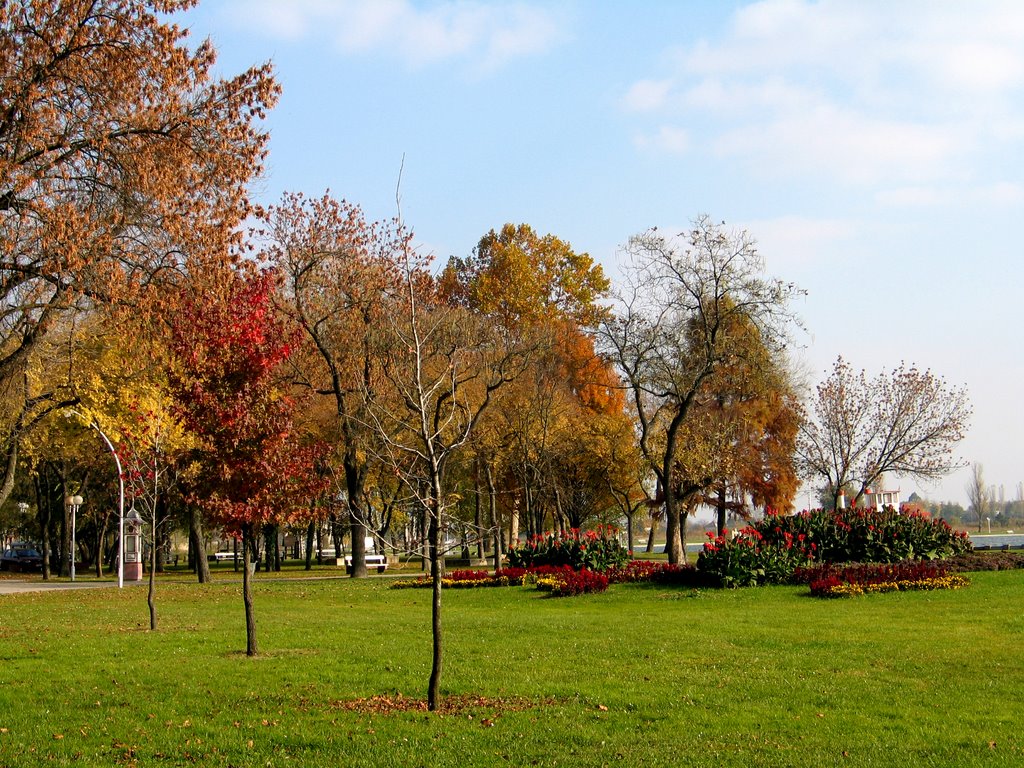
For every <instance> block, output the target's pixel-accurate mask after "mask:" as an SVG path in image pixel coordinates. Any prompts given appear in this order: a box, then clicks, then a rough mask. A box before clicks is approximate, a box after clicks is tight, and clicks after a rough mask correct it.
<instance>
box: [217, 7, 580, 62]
mask: <svg viewBox="0 0 1024 768" xmlns="http://www.w3.org/2000/svg"><path fill="white" fill-rule="evenodd" d="M232 15H233V16H234V18H235V19H236V21H237V23H240V24H244V25H245V26H247V27H249V28H252V29H256V30H258V31H259V32H260V33H262V34H265V35H268V36H272V37H281V38H284V39H288V40H299V39H304V38H309V37H320V38H325V39H328V40H329V41H331V42H332V43H333V44H335V45H336V46H337V47H338V48H339V49H340V50H341V51H343V52H345V53H349V54H367V53H383V54H385V55H388V56H391V57H394V58H397V59H400V60H402V61H404V62H405V63H407V64H408V65H410V66H423V65H426V64H430V63H434V62H438V61H443V60H446V59H453V58H461V59H470V60H472V61H474V62H476V63H477V65H478V66H479V67H480V68H481V69H484V70H488V69H494V68H496V67H499V66H501V65H502V64H504V63H505V62H507V61H508V60H510V59H513V58H516V57H520V56H528V55H534V54H538V53H543V52H544V51H546V50H548V49H549V48H551V47H552V46H553V45H554V44H555V43H556V42H557V41H558V40H559V39H560V38H561V36H562V26H561V24H560V21H559V19H558V17H557V15H556V14H555V13H554V12H552V11H551V10H549V9H548V8H546V7H542V6H537V5H529V4H527V3H520V2H504V3H489V2H482V0H474V1H468V0H467V1H459V2H456V1H455V0H449V1H448V2H441V3H434V4H431V5H428V6H423V5H421V4H417V3H415V2H412V0H289V1H288V2H287V3H282V2H281V0H249V2H245V3H242V2H238V3H236V4H235V5H234V6H233V12H232Z"/></svg>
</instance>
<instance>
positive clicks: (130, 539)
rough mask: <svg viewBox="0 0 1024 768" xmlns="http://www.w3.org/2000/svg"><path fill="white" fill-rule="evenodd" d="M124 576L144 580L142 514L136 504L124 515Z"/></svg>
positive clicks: (128, 578) (132, 579)
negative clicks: (137, 510) (136, 509)
mask: <svg viewBox="0 0 1024 768" xmlns="http://www.w3.org/2000/svg"><path fill="white" fill-rule="evenodd" d="M124 577H125V579H126V580H128V581H142V516H141V515H139V513H138V512H136V511H135V507H134V506H132V508H131V509H129V510H128V512H127V513H126V514H125V516H124Z"/></svg>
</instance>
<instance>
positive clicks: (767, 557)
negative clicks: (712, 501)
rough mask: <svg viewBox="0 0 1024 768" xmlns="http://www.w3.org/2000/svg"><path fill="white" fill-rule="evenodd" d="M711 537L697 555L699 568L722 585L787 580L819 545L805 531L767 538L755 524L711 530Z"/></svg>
mask: <svg viewBox="0 0 1024 768" xmlns="http://www.w3.org/2000/svg"><path fill="white" fill-rule="evenodd" d="M708 537H709V538H710V539H711V541H709V542H707V543H706V544H705V545H704V548H703V549H702V550H701V552H700V554H699V555H698V556H697V570H699V571H700V572H701V573H703V574H705V575H706V576H708V577H713V578H714V579H716V580H717V582H718V583H719V584H720V585H721V586H723V587H756V586H758V585H759V584H784V583H786V582H788V581H790V580H791V579H792V577H793V572H794V571H795V570H796V569H797V568H799V567H801V566H804V565H807V564H808V563H810V562H812V561H813V560H814V552H815V550H816V548H817V545H816V544H815V543H814V542H812V541H808V540H807V537H806V536H805V535H803V534H798V535H797V536H792V535H787V536H785V537H783V538H782V540H781V542H779V541H773V540H771V539H769V538H766V537H765V536H764V535H763V534H762V533H761V532H760V531H759V530H758V529H757V528H756V527H753V526H751V527H749V528H744V529H743V530H741V531H739V532H738V534H737V535H736V536H730V535H729V531H728V530H724V531H723V532H722V535H721V536H718V537H715V536H714V534H711V533H709V534H708Z"/></svg>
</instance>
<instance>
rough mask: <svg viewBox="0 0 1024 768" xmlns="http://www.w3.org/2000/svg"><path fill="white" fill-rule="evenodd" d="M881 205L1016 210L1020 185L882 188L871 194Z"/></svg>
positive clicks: (1023, 200)
mask: <svg viewBox="0 0 1024 768" xmlns="http://www.w3.org/2000/svg"><path fill="white" fill-rule="evenodd" d="M875 199H876V200H877V201H878V202H879V203H882V204H883V205H889V206H893V207H897V208H903V207H906V208H932V207H938V206H963V205H964V204H967V203H969V204H973V205H983V206H986V207H1016V206H1020V205H1022V204H1024V185H1021V184H1019V183H1016V182H1009V181H1000V182H993V183H990V184H981V185H978V186H964V187H954V186H909V187H896V188H893V189H883V190H881V191H879V192H878V193H876V194H875Z"/></svg>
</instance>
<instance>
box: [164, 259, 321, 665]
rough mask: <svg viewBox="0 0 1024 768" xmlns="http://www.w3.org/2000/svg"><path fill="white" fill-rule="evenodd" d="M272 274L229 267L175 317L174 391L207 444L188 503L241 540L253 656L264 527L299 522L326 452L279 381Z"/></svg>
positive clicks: (279, 327)
mask: <svg viewBox="0 0 1024 768" xmlns="http://www.w3.org/2000/svg"><path fill="white" fill-rule="evenodd" d="M274 280H275V277H274V275H273V274H272V273H270V272H264V273H262V274H261V275H258V276H253V277H248V278H246V277H242V276H239V275H237V274H236V273H234V272H229V273H227V274H226V275H225V276H224V279H223V282H222V283H221V285H220V286H219V289H220V290H218V291H217V293H213V292H211V291H210V290H206V291H205V292H202V293H197V294H195V295H191V296H187V297H185V299H184V300H182V301H181V302H180V303H179V304H178V306H177V309H176V314H175V316H174V318H173V319H172V323H171V334H172V335H171V341H170V350H171V353H172V355H173V359H174V364H173V367H172V368H171V371H170V376H169V378H170V391H171V394H172V396H173V398H174V401H175V404H176V406H177V408H176V410H177V413H178V415H179V417H180V418H181V420H182V422H183V423H184V425H185V426H186V428H187V429H189V430H190V431H191V432H192V433H193V434H194V435H196V437H197V438H198V439H199V440H200V441H201V443H202V445H201V447H200V448H199V449H198V450H197V451H196V453H195V458H196V460H197V461H196V474H195V476H194V477H193V479H192V483H193V488H194V489H195V490H194V493H193V498H192V502H193V503H197V504H200V505H202V506H203V507H204V508H205V509H206V510H207V511H208V512H209V513H210V514H211V515H212V516H213V517H214V519H216V520H217V521H218V522H219V523H220V524H221V525H222V526H223V527H224V528H226V529H227V530H229V531H231V532H233V533H236V534H238V535H240V536H241V538H242V542H243V555H242V560H243V571H242V600H243V603H244V606H245V620H246V653H247V654H248V655H250V656H253V655H255V654H256V653H257V652H258V650H259V647H258V643H257V638H256V620H255V614H254V610H253V599H252V582H251V576H252V571H253V568H254V565H255V564H254V563H253V559H252V554H253V551H254V548H255V542H256V539H257V536H258V534H259V532H260V530H261V528H262V527H263V526H264V525H267V524H274V523H280V522H292V521H297V520H299V519H302V518H303V516H304V515H306V514H307V511H308V509H309V504H310V501H311V500H312V499H314V498H316V497H317V496H318V495H319V493H320V491H321V490H322V488H323V486H324V483H323V481H322V478H320V477H319V476H318V474H317V473H316V472H315V469H314V467H315V462H316V460H317V458H318V455H319V453H320V449H319V448H318V447H316V446H303V445H299V444H297V441H296V440H295V439H294V435H293V431H292V418H291V410H292V401H291V399H290V398H289V397H288V395H287V393H286V392H284V391H282V390H281V389H280V388H279V387H278V386H277V385H276V381H275V372H276V371H277V369H278V367H279V366H280V364H281V363H282V362H283V361H284V360H285V359H286V358H287V357H288V355H289V354H290V352H291V349H292V344H293V341H294V339H293V334H291V333H290V332H289V331H288V329H287V328H286V326H285V324H284V323H283V322H282V321H281V319H279V318H278V317H277V316H276V315H275V313H274V307H273V300H272V292H273V289H274ZM210 285H211V284H207V288H209V286H210Z"/></svg>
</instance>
